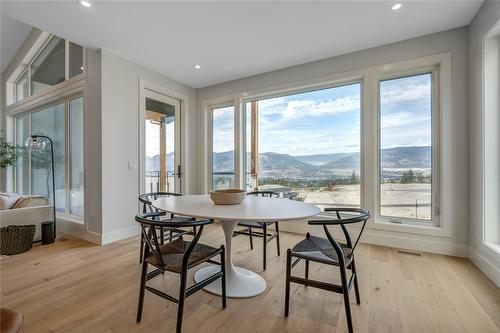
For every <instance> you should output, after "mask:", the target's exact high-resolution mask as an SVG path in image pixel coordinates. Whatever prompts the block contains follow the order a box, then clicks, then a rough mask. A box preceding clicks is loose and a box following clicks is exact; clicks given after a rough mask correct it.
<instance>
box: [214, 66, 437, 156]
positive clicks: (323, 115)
mask: <svg viewBox="0 0 500 333" xmlns="http://www.w3.org/2000/svg"><path fill="white" fill-rule="evenodd" d="M430 92H431V76H430V74H424V75H418V76H413V77H407V78H401V79H394V80H388V81H382V82H381V83H380V93H381V110H380V111H381V125H382V130H381V143H382V148H391V147H399V146H427V145H430V144H431V104H430V96H431V95H430ZM360 93H361V85H360V84H351V85H346V86H341V87H335V88H329V89H322V90H317V91H312V92H307V93H300V94H295V95H288V96H283V97H276V98H271V99H266V100H260V101H259V151H260V152H261V153H264V152H276V153H282V154H289V155H312V154H329V153H345V152H358V151H359V149H360V123H361V121H360V117H361V114H360V109H361V102H360V99H361V96H360ZM233 113H234V109H233V108H232V107H228V108H221V109H216V110H215V112H214V116H213V122H214V151H216V152H222V151H229V150H233V140H234V139H233V137H234V135H233V131H234V127H233V126H234V125H233V123H234V116H233Z"/></svg>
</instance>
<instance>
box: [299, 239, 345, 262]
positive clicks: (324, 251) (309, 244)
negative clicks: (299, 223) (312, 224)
mask: <svg viewBox="0 0 500 333" xmlns="http://www.w3.org/2000/svg"><path fill="white" fill-rule="evenodd" d="M339 245H340V247H341V248H342V251H343V252H344V258H345V259H346V266H349V264H350V259H349V258H350V254H351V249H350V248H348V247H347V245H346V244H343V243H339ZM292 255H293V256H295V257H298V258H302V259H306V260H311V261H316V262H321V263H324V264H328V265H336V266H338V264H339V259H338V257H337V253H336V252H335V249H334V248H333V246H332V244H331V243H330V242H329V241H328V239H326V238H321V237H316V236H309V237H308V238H306V239H304V240H302V241H300V242H299V243H297V244H296V245H295V246H294V247H293V248H292Z"/></svg>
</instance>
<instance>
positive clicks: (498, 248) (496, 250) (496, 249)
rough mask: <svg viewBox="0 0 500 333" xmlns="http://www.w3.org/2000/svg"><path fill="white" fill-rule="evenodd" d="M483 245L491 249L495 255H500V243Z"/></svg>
mask: <svg viewBox="0 0 500 333" xmlns="http://www.w3.org/2000/svg"><path fill="white" fill-rule="evenodd" d="M484 245H485V246H486V247H487V248H488V249H489V250H491V251H493V252H494V253H495V254H496V255H497V256H500V244H499V243H486V242H485V243H484Z"/></svg>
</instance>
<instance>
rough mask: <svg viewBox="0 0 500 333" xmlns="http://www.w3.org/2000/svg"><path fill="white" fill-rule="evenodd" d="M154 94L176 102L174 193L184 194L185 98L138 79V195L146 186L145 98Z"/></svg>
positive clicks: (144, 190)
mask: <svg viewBox="0 0 500 333" xmlns="http://www.w3.org/2000/svg"><path fill="white" fill-rule="evenodd" d="M155 94H158V95H162V96H164V97H165V99H173V100H175V101H177V102H178V106H179V107H178V108H177V107H176V111H175V114H176V115H175V117H176V120H175V121H176V125H175V146H176V147H175V158H174V160H175V168H174V170H175V172H176V173H177V171H178V170H177V166H178V165H180V166H181V177H182V178H180V179H179V177H176V178H175V191H177V192H180V193H185V190H186V184H185V183H186V182H185V179H183V178H184V177H183V176H184V173H185V172H184V170H185V168H184V164H183V162H184V155H185V154H184V145H183V142H184V140H182V138H183V137H182V135H183V134H184V131H183V123H184V121H183V120H184V108H185V100H186V97H185V96H179V94H177V93H175V92H172V91H170V90H168V89H166V88H164V87H161V86H159V85H157V84H154V83H150V82H147V81H145V80H143V79H139V112H138V114H139V138H138V139H139V152H138V154H139V163H138V167H139V170H138V171H139V172H138V174H139V179H138V181H139V193H144V192H146V186H145V182H144V179H145V177H146V165H145V164H146V163H145V159H146V150H145V144H146V128H145V125H144V121H145V118H146V97H150V96H154V95H155Z"/></svg>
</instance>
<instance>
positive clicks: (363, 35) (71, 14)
mask: <svg viewBox="0 0 500 333" xmlns="http://www.w3.org/2000/svg"><path fill="white" fill-rule="evenodd" d="M393 3H394V1H323V2H312V1H307V2H298V1H277V2H271V1H232V2H229V1H221V2H212V1H202V2H192V1H182V2H171V1H151V2H150V1H96V0H94V1H92V4H93V6H92V8H90V9H88V8H84V7H82V6H80V5H79V4H78V3H77V2H76V1H74V0H70V1H62V2H61V1H2V9H3V13H4V14H6V15H8V16H11V17H13V18H15V19H18V20H20V21H23V22H25V23H28V24H30V25H33V26H36V27H38V28H41V29H44V30H47V31H49V32H52V33H55V34H57V35H59V36H61V37H65V38H69V39H71V40H73V41H75V42H77V43H80V44H82V45H85V46H88V47H96V48H102V49H105V50H108V51H109V52H112V53H114V54H116V55H119V56H121V57H123V58H126V59H128V60H131V61H133V62H135V63H138V64H141V65H144V66H146V67H148V68H150V69H153V70H155V71H157V72H160V73H162V74H164V75H166V76H169V77H171V78H173V79H176V80H178V81H181V82H183V83H185V84H187V85H189V86H192V87H194V88H199V87H203V86H207V85H212V84H216V83H220V82H225V81H229V80H234V79H238V78H242V77H246V76H250V75H254V74H258V73H263V72H268V71H272V70H276V69H280V68H285V67H289V66H293V65H298V64H302V63H306V62H310V61H314V60H319V59H323V58H328V57H332V56H335V55H340V54H346V53H349V52H353V51H357V50H362V49H366V48H370V47H374V46H379V45H383V44H388V43H392V42H396V41H400V40H405V39H409V38H413V37H418V36H422V35H426V34H430V33H434V32H438V31H443V30H447V29H452V28H456V27H460V26H464V25H467V24H469V23H470V21H471V19H472V18H473V16H474V15H475V13H476V12H477V10H478V9H479V7H480V6H481V4H482V1H403V8H402V9H401V10H400V11H398V12H392V11H391V6H392V4H393ZM2 39H3V35H2ZM2 53H3V51H2ZM195 64H200V65H201V66H202V68H201V69H199V70H196V69H194V67H193V66H194V65H195Z"/></svg>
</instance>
